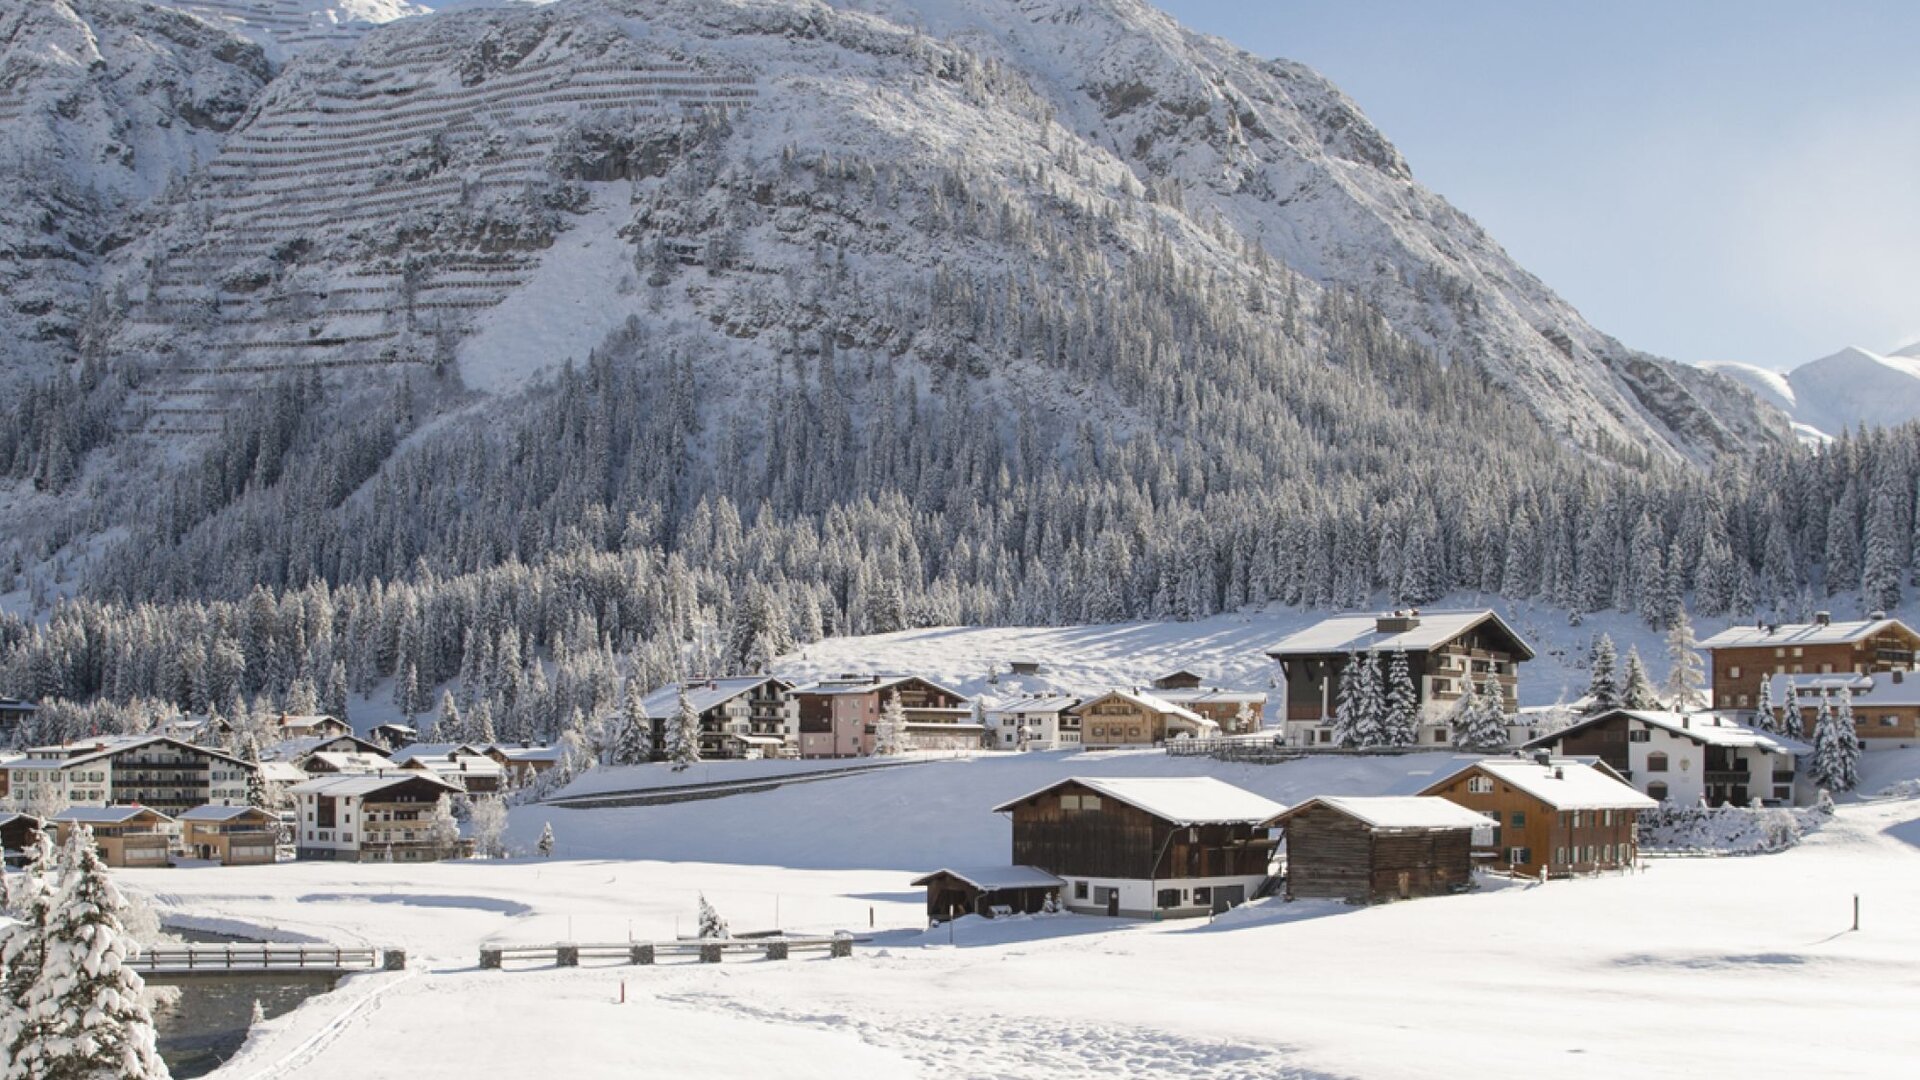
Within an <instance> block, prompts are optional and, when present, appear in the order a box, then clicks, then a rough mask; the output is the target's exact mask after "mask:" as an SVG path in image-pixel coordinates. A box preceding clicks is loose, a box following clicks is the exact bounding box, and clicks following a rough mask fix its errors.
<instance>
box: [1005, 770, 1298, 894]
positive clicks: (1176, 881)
mask: <svg viewBox="0 0 1920 1080" xmlns="http://www.w3.org/2000/svg"><path fill="white" fill-rule="evenodd" d="M1285 810H1286V807H1284V806H1282V805H1280V804H1279V803H1276V802H1274V801H1272V800H1270V799H1266V798H1262V797H1261V796H1259V795H1255V794H1254V793H1253V792H1251V791H1247V790H1245V789H1243V788H1237V787H1234V786H1233V785H1232V784H1228V783H1223V782H1221V781H1219V780H1215V779H1213V778H1212V777H1206V776H1196V777H1154V778H1146V779H1134V778H1125V779H1122V778H1114V777H1072V778H1070V779H1066V780H1061V781H1058V782H1056V783H1054V784H1051V785H1048V786H1047V787H1044V788H1041V789H1040V790H1038V791H1035V792H1031V793H1029V794H1027V795H1023V796H1021V797H1020V798H1018V799H1014V800H1013V801H1011V802H1007V803H1003V804H1001V805H999V806H996V807H994V812H995V813H1004V814H1007V815H1008V816H1009V817H1011V818H1012V821H1013V859H1012V862H1013V863H1014V864H1015V865H1017V866H1028V867H1033V868H1035V869H1038V870H1042V871H1044V872H1046V873H1049V874H1052V875H1054V876H1056V877H1059V878H1061V879H1063V880H1064V881H1065V885H1064V886H1063V887H1062V889H1061V892H1060V902H1061V905H1062V906H1063V907H1065V908H1066V909H1067V910H1069V911H1078V912H1084V913H1088V914H1107V915H1127V916H1133V917H1136V918H1148V917H1152V918H1162V917H1177V916H1191V915H1205V914H1207V913H1209V912H1217V911H1225V910H1227V909H1228V908H1230V907H1234V906H1236V905H1238V904H1242V903H1245V902H1246V901H1247V900H1249V899H1252V898H1253V897H1254V896H1256V895H1257V894H1258V893H1259V891H1260V889H1261V887H1262V885H1264V884H1265V883H1266V881H1267V878H1268V874H1269V864H1270V863H1271V861H1272V858H1273V852H1274V845H1275V840H1274V838H1273V831H1272V830H1271V829H1270V828H1269V826H1270V825H1271V823H1272V822H1273V821H1274V819H1275V818H1277V817H1279V815H1280V814H1281V813H1282V812H1283V811H1285Z"/></svg>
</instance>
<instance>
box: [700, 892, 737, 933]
mask: <svg viewBox="0 0 1920 1080" xmlns="http://www.w3.org/2000/svg"><path fill="white" fill-rule="evenodd" d="M700 936H701V937H702V938H703V939H704V938H730V937H732V936H733V933H732V931H730V930H728V929H727V920H725V919H723V918H721V917H720V913H719V912H718V911H715V910H714V908H713V905H712V904H709V903H707V894H706V893H701V894H700Z"/></svg>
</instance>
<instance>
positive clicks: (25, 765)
mask: <svg viewBox="0 0 1920 1080" xmlns="http://www.w3.org/2000/svg"><path fill="white" fill-rule="evenodd" d="M154 743H166V744H168V745H170V746H174V747H178V748H179V749H182V750H189V751H192V752H193V753H196V754H205V755H207V756H208V757H214V758H219V759H220V760H221V761H225V762H228V763H229V764H233V765H242V766H245V767H247V768H249V769H250V768H252V767H253V766H252V765H251V764H249V763H247V762H245V761H242V760H240V759H239V758H237V757H234V756H233V755H232V754H229V753H226V752H224V751H221V750H215V749H213V748H211V747H206V746H196V745H194V744H193V743H190V742H186V741H185V740H182V739H176V738H174V737H172V736H171V735H112V736H108V737H106V738H101V739H81V740H79V741H78V742H70V743H65V744H62V745H60V746H36V747H34V748H33V749H32V750H31V751H29V756H27V757H25V758H22V759H20V760H19V761H10V762H7V763H6V765H5V766H0V767H4V768H8V769H64V768H67V767H69V766H72V765H81V764H85V763H87V762H92V761H99V760H100V759H102V758H109V757H113V756H115V755H117V754H124V753H126V752H128V751H130V750H138V749H140V748H142V747H146V746H151V745H153V744H154Z"/></svg>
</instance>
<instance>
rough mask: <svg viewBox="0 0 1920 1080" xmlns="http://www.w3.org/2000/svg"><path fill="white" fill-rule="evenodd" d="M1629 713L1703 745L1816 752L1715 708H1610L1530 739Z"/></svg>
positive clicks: (1545, 739) (1552, 740) (1541, 741)
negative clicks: (1714, 709)
mask: <svg viewBox="0 0 1920 1080" xmlns="http://www.w3.org/2000/svg"><path fill="white" fill-rule="evenodd" d="M1622 715H1624V716H1627V717H1631V718H1632V719H1634V720H1637V721H1639V722H1640V723H1642V724H1645V725H1647V726H1648V727H1657V728H1659V729H1661V730H1662V731H1670V732H1672V733H1673V734H1675V735H1678V736H1681V737H1682V738H1686V739H1691V740H1693V741H1694V742H1696V743H1699V744H1700V745H1702V746H1725V747H1729V748H1732V749H1736V750H1742V749H1756V750H1765V751H1767V752H1769V753H1774V754H1792V755H1795V756H1796V757H1797V756H1799V755H1801V754H1811V753H1813V747H1811V746H1808V745H1807V744H1806V743H1803V742H1799V741H1798V740H1795V739H1789V738H1787V737H1786V736H1785V735H1774V734H1771V733H1769V732H1765V731H1761V730H1760V729H1758V728H1755V727H1751V726H1749V725H1747V724H1742V723H1740V722H1739V721H1737V720H1734V719H1732V718H1730V717H1727V716H1724V715H1722V714H1720V713H1713V712H1693V713H1677V712H1660V711H1655V710H1651V709H1611V710H1608V711H1607V712H1603V713H1601V714H1599V715H1598V716H1591V717H1588V718H1587V719H1585V720H1581V721H1580V722H1578V723H1576V724H1572V725H1569V726H1567V727H1564V728H1561V729H1560V730H1559V731H1556V732H1553V733H1552V734H1549V735H1542V736H1541V737H1539V738H1537V739H1535V740H1533V741H1532V742H1529V743H1527V744H1526V745H1527V746H1529V747H1535V746H1552V745H1555V744H1556V743H1558V742H1559V741H1560V740H1561V739H1562V738H1564V737H1566V735H1567V734H1568V733H1569V732H1574V731H1580V730H1583V729H1585V728H1588V727H1592V726H1593V725H1595V724H1598V723H1600V722H1601V721H1603V720H1607V719H1610V718H1612V717H1615V716H1622Z"/></svg>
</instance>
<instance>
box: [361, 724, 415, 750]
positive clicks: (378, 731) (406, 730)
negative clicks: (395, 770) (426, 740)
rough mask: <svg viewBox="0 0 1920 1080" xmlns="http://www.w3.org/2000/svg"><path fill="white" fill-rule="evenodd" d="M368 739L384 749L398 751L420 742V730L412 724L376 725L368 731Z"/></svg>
mask: <svg viewBox="0 0 1920 1080" xmlns="http://www.w3.org/2000/svg"><path fill="white" fill-rule="evenodd" d="M367 739H368V740H369V741H371V742H375V743H378V744H379V745H380V747H381V748H382V749H385V750H398V749H400V748H401V747H403V746H410V745H412V744H414V743H417V742H419V741H420V729H419V728H416V727H414V726H412V725H411V724H375V725H373V726H372V727H370V728H368V729H367Z"/></svg>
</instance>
